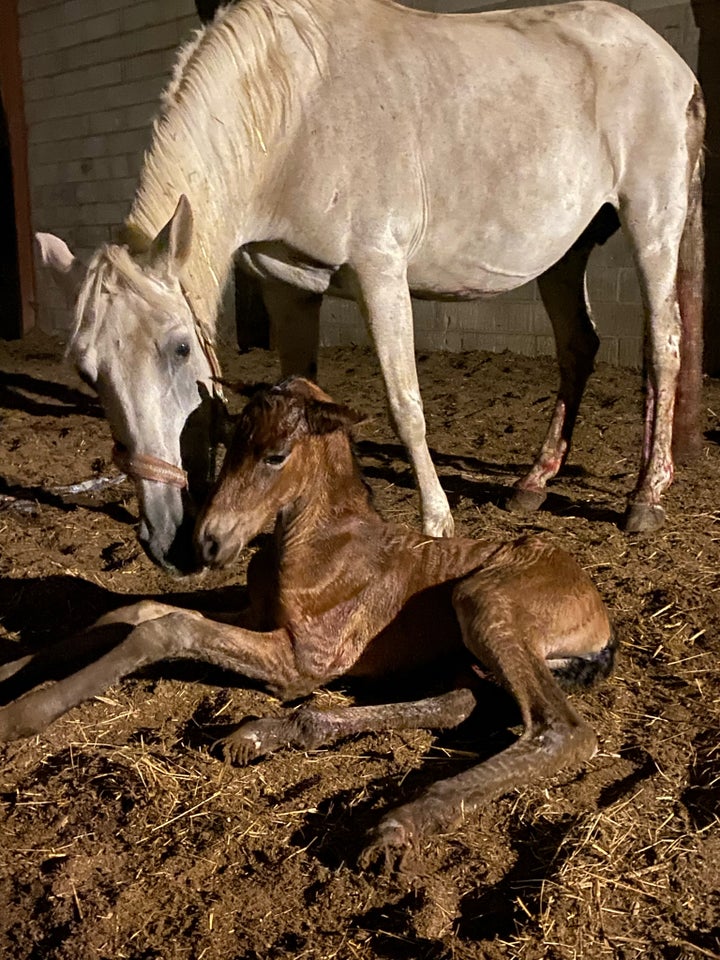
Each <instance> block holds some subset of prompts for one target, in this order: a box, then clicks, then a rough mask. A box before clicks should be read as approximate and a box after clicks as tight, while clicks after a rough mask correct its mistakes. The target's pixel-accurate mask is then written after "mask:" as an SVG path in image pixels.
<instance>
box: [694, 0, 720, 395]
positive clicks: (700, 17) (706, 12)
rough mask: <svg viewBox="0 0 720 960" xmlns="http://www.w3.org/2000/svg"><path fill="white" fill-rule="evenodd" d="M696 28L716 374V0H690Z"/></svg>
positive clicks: (709, 365)
mask: <svg viewBox="0 0 720 960" xmlns="http://www.w3.org/2000/svg"><path fill="white" fill-rule="evenodd" d="M692 8H693V13H694V14H695V22H696V24H697V26H698V28H699V30H700V39H699V43H698V79H699V80H700V86H701V87H702V89H703V93H704V95H705V107H706V109H707V131H706V134H705V145H706V152H705V182H704V186H703V206H704V213H705V257H706V262H707V264H708V269H706V271H705V371H706V372H707V373H709V374H711V375H712V376H715V377H716V376H720V326H719V325H718V323H717V317H718V316H720V275H719V274H718V272H717V270H716V269H715V265H716V264H717V263H718V262H720V57H718V50H720V4H719V3H718V2H717V0H692Z"/></svg>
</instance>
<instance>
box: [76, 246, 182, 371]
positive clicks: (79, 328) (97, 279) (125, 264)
mask: <svg viewBox="0 0 720 960" xmlns="http://www.w3.org/2000/svg"><path fill="white" fill-rule="evenodd" d="M128 289H129V290H131V291H132V292H133V293H135V294H137V295H138V296H139V297H141V298H142V299H143V300H144V301H145V302H146V303H147V304H148V305H149V306H150V307H151V308H153V309H154V312H155V315H156V316H161V315H162V313H163V312H164V311H163V306H164V305H165V306H166V305H167V294H166V293H163V291H162V289H161V287H160V286H159V285H158V284H156V283H153V282H152V281H151V280H150V279H149V278H148V276H147V274H146V273H145V272H144V270H143V267H142V265H141V264H140V263H139V262H138V261H137V260H136V259H135V258H134V257H133V256H132V255H131V254H130V252H129V250H128V248H127V247H126V246H119V245H118V244H113V243H105V244H102V246H100V247H99V249H98V250H96V252H95V254H94V256H93V258H92V259H91V261H90V263H89V264H88V269H87V273H86V276H85V279H84V281H83V283H82V286H81V288H80V292H79V294H78V297H77V301H76V306H75V325H74V327H73V330H72V332H71V335H70V339H69V341H68V345H67V353H68V354H71V355H73V356H75V357H77V356H79V355H81V354H83V353H86V352H87V351H88V350H91V349H92V347H93V345H94V343H95V340H96V338H97V337H98V336H99V335H100V333H101V331H102V329H103V321H104V319H105V314H106V312H107V307H108V305H109V297H112V295H113V294H115V293H118V292H119V291H120V290H128ZM103 294H107V295H108V297H106V298H105V299H103Z"/></svg>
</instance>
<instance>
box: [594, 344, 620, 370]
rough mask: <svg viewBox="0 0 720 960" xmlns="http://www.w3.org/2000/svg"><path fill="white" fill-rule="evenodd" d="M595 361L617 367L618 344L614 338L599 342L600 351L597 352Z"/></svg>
mask: <svg viewBox="0 0 720 960" xmlns="http://www.w3.org/2000/svg"><path fill="white" fill-rule="evenodd" d="M596 360H597V362H598V363H612V364H613V366H617V365H618V342H617V338H616V337H607V338H606V339H604V340H601V341H600V349H599V350H598V352H597V357H596Z"/></svg>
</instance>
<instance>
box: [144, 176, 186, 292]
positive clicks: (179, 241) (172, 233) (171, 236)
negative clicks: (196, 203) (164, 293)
mask: <svg viewBox="0 0 720 960" xmlns="http://www.w3.org/2000/svg"><path fill="white" fill-rule="evenodd" d="M192 235H193V212H192V207H191V206H190V201H189V200H188V198H187V197H186V196H185V194H184V193H183V194H181V195H180V199H179V200H178V204H177V206H176V207H175V213H174V214H173V215H172V216H171V217H170V219H169V220H168V222H167V223H166V224H165V226H164V227H163V228H162V230H161V231H160V233H159V234H158V235H157V236H156V237H155V239H154V240H153V242H152V247H151V248H150V256H151V259H152V263H153V266H154V267H156V268H160V269H164V270H166V271H167V272H168V273H170V274H171V275H172V276H174V277H177V276H178V274H179V273H180V271H181V270H182V268H183V266H184V265H185V263H186V262H187V259H188V257H189V256H190V246H191V244H192Z"/></svg>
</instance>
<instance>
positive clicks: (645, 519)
mask: <svg viewBox="0 0 720 960" xmlns="http://www.w3.org/2000/svg"><path fill="white" fill-rule="evenodd" d="M664 523H665V511H664V510H663V508H662V507H661V506H660V504H659V503H633V504H631V505H630V506H629V507H628V508H627V510H626V512H625V521H624V523H623V528H624V529H625V532H626V533H654V532H655V531H656V530H659V529H660V527H662V525H663V524H664Z"/></svg>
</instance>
